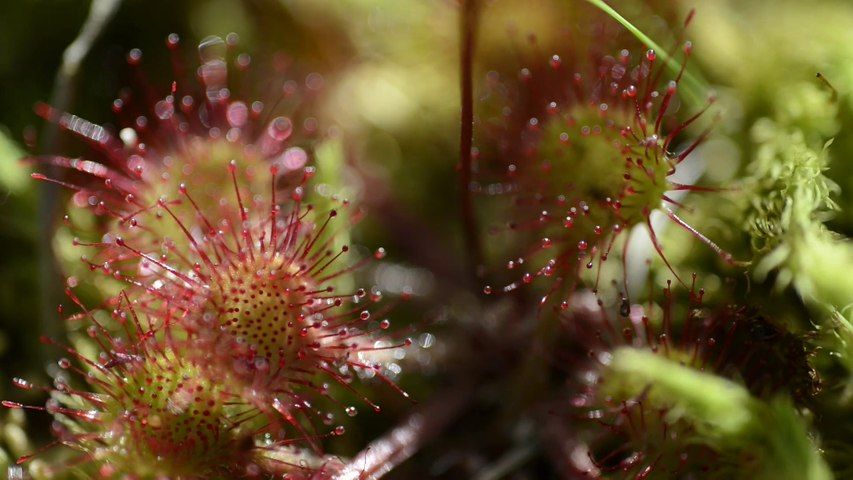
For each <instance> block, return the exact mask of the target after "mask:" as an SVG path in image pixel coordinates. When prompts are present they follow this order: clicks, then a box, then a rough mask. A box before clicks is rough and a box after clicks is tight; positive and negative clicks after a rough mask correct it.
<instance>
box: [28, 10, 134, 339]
mask: <svg viewBox="0 0 853 480" xmlns="http://www.w3.org/2000/svg"><path fill="white" fill-rule="evenodd" d="M120 4H121V0H94V1H93V2H92V5H91V7H90V8H89V15H88V17H86V21H85V22H84V23H83V26H82V27H81V28H80V32H79V33H78V34H77V38H75V39H74V41H73V42H71V44H69V45H68V47H66V48H65V51H64V52H63V53H62V63H61V64H60V66H59V70H58V71H57V72H56V79H55V81H54V86H53V92H52V94H51V105H53V106H54V107H55V108H56V109H57V110H60V111H66V110H69V109H70V108H71V106H72V104H73V100H74V94H75V90H76V88H75V87H76V81H77V75H78V73H79V71H80V66H81V65H82V64H83V60H84V59H85V58H86V55H87V54H88V53H89V50H91V48H92V45H93V44H94V43H95V40H97V38H98V37H99V36H100V34H101V32H103V30H104V28H105V27H106V26H107V24H108V23H109V21H110V20H111V19H112V17H113V16H114V15H115V13H116V11H117V10H118V7H119V5H120ZM58 146H59V125H57V124H56V123H54V122H51V123H48V124H47V125H46V126H45V128H44V131H43V132H42V136H41V140H40V143H39V152H40V153H41V154H51V153H54V152H56V151H57V150H58ZM45 170H46V171H45V174H46V175H48V176H49V177H50V178H59V177H60V176H61V173H62V172H61V171H60V170H59V169H58V168H57V167H55V166H46V167H45ZM39 185H40V186H39V207H38V219H39V241H38V250H39V278H40V281H41V291H42V298H41V304H40V306H39V308H40V319H41V324H40V325H39V327H40V330H41V333H42V334H45V335H49V336H55V335H56V334H57V333H59V323H57V322H56V307H57V304H59V302H60V300H61V298H62V297H61V288H60V282H59V279H60V278H61V273H60V271H59V269H58V268H57V265H56V259H55V258H54V254H53V237H54V235H53V234H54V227H55V223H56V217H57V215H58V211H59V191H58V189H59V187H58V186H57V185H56V184H54V183H52V182H39Z"/></svg>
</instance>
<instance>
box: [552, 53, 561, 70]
mask: <svg viewBox="0 0 853 480" xmlns="http://www.w3.org/2000/svg"><path fill="white" fill-rule="evenodd" d="M549 63H550V64H551V68H555V69H556V68H560V65H561V64H562V63H563V61H562V60H561V59H560V56H559V55H552V56H551V60H550V61H549Z"/></svg>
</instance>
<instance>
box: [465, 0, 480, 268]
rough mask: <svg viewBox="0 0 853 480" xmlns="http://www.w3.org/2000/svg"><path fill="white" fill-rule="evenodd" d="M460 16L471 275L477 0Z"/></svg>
mask: <svg viewBox="0 0 853 480" xmlns="http://www.w3.org/2000/svg"><path fill="white" fill-rule="evenodd" d="M461 1H462V15H461V16H460V25H459V27H460V37H461V42H460V52H459V69H460V87H461V102H462V109H461V110H462V111H461V123H462V125H461V128H460V132H459V167H460V172H459V186H460V189H461V192H462V193H461V194H462V222H463V227H464V229H465V231H464V233H465V246H466V248H467V250H468V253H469V258H470V263H471V271H472V272H474V274H475V276H476V273H477V269H478V267H479V266H480V264H481V258H482V255H481V252H482V249H481V245H480V236H479V229H478V228H477V217H476V215H475V213H474V202H473V199H472V197H471V179H472V176H471V175H472V158H471V149H472V147H473V143H474V87H473V68H474V47H475V37H476V34H477V20H478V16H479V15H478V13H479V6H478V0H461Z"/></svg>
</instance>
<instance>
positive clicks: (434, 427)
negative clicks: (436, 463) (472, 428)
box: [334, 385, 473, 480]
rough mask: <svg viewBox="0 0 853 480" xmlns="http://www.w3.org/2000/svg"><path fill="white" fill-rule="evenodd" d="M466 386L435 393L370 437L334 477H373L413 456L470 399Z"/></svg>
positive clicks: (350, 479) (339, 479)
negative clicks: (386, 429)
mask: <svg viewBox="0 0 853 480" xmlns="http://www.w3.org/2000/svg"><path fill="white" fill-rule="evenodd" d="M472 393H473V388H472V387H471V386H470V385H465V386H461V387H457V388H455V389H451V390H448V391H446V392H444V393H442V394H439V395H435V396H434V397H433V398H432V400H430V402H429V403H427V404H425V405H424V406H422V407H421V408H420V409H418V411H416V412H415V413H414V414H412V415H410V416H409V417H408V418H407V419H406V420H405V421H403V423H401V424H400V425H399V426H397V427H395V428H394V429H393V430H391V431H390V432H388V433H386V434H385V435H383V436H382V437H380V438H378V439H376V440H374V441H373V442H371V443H370V445H368V446H367V448H365V449H364V450H362V451H361V452H360V453H359V454H358V455H356V456H355V458H353V459H352V461H350V463H349V464H347V465H346V466H345V467H344V468H343V470H341V471H340V473H338V474H337V475H336V476H335V477H334V479H335V480H368V479H369V480H376V479H378V478H381V477H382V476H383V475H385V474H386V473H388V472H390V471H391V470H393V469H394V468H395V467H397V466H398V465H400V464H401V463H403V462H404V461H406V460H407V459H408V458H410V457H411V456H412V455H414V454H415V453H416V452H417V451H418V450H419V449H420V448H421V447H422V446H423V445H424V444H426V443H427V442H429V441H430V440H431V439H432V438H434V437H435V436H436V435H438V434H439V433H440V432H441V431H443V430H444V429H445V428H446V427H447V426H448V425H449V424H450V423H451V422H452V421H453V420H454V419H455V418H456V417H457V416H458V414H459V413H460V412H461V411H462V409H463V408H464V407H465V406H466V405H467V404H468V402H469V400H470V399H471V398H472Z"/></svg>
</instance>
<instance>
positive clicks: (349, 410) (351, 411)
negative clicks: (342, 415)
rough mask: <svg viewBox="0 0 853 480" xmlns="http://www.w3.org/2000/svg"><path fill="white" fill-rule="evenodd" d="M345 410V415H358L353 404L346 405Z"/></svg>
mask: <svg viewBox="0 0 853 480" xmlns="http://www.w3.org/2000/svg"><path fill="white" fill-rule="evenodd" d="M345 411H346V412H347V415H349V416H350V417H354V416H356V415H358V410H356V408H355V407H353V406H349V407H347V408H346V410H345Z"/></svg>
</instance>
